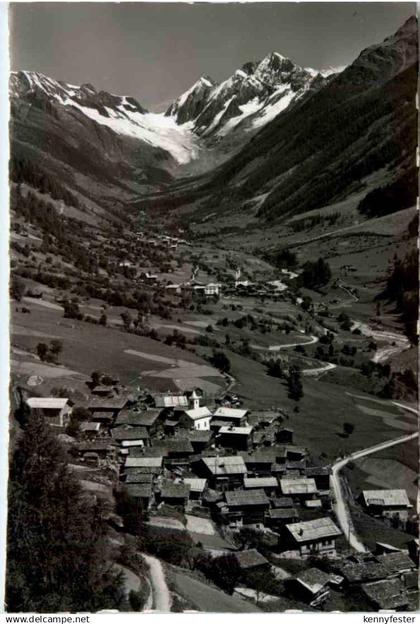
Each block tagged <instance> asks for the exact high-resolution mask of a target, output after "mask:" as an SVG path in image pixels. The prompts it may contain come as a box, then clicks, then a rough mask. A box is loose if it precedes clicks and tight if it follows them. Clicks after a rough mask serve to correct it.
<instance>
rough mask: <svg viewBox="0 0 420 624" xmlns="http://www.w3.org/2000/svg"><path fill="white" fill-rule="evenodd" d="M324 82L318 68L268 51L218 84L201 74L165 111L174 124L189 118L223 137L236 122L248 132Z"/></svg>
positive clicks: (200, 130) (201, 130)
mask: <svg viewBox="0 0 420 624" xmlns="http://www.w3.org/2000/svg"><path fill="white" fill-rule="evenodd" d="M323 83H324V77H323V76H322V74H321V72H319V71H316V70H310V69H306V68H302V67H300V66H299V65H296V64H295V63H294V62H293V61H292V60H291V59H289V58H287V57H285V56H283V55H282V54H280V53H278V52H270V53H269V54H267V56H265V57H264V58H263V59H262V60H260V61H250V62H248V63H245V64H244V65H243V66H242V67H241V68H239V69H237V70H236V71H235V72H234V73H233V74H232V75H231V76H229V77H228V78H227V79H226V80H224V81H223V82H221V83H220V84H216V83H214V82H213V81H211V79H208V80H207V79H206V82H205V83H203V79H202V78H201V79H200V80H199V81H197V82H196V83H195V84H194V85H193V86H192V87H191V88H190V89H188V91H186V92H185V93H184V94H183V95H181V96H180V97H179V98H178V99H177V100H176V101H175V102H174V103H173V104H172V105H171V106H170V107H169V109H168V110H167V112H166V115H168V116H171V117H173V118H175V119H176V121H177V123H178V124H184V123H185V122H191V123H192V125H193V128H194V131H195V132H196V133H197V134H198V135H200V136H202V137H206V138H207V139H208V138H209V137H223V136H226V135H227V134H230V133H231V131H232V130H233V129H234V128H235V129H236V128H238V127H239V126H240V127H241V129H243V130H245V131H247V132H250V131H252V130H254V129H255V128H259V127H261V126H262V125H264V124H265V123H266V122H267V121H269V120H270V119H272V118H273V117H274V116H276V115H277V114H278V113H279V112H281V111H283V110H285V109H286V108H287V107H288V106H289V105H290V104H291V103H292V102H294V101H296V100H298V99H299V98H300V97H301V96H302V95H304V94H305V93H306V91H307V90H308V89H309V88H312V89H314V88H318V87H320V86H322V84H323ZM210 85H211V86H210ZM235 132H236V130H235Z"/></svg>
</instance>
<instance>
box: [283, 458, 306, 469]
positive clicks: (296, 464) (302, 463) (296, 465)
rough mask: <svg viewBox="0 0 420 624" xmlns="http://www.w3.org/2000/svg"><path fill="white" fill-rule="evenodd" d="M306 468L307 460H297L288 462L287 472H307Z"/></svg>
mask: <svg viewBox="0 0 420 624" xmlns="http://www.w3.org/2000/svg"><path fill="white" fill-rule="evenodd" d="M305 468H306V460H305V459H295V460H290V459H288V460H287V461H286V469H287V470H305Z"/></svg>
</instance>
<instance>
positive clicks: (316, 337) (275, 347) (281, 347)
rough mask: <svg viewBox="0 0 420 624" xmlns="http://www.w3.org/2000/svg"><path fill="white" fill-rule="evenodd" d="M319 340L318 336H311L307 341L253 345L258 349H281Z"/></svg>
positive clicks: (305, 344) (303, 345)
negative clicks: (262, 345) (266, 345)
mask: <svg viewBox="0 0 420 624" xmlns="http://www.w3.org/2000/svg"><path fill="white" fill-rule="evenodd" d="M318 340H319V338H318V336H309V340H306V341H305V342H288V343H286V344H282V345H270V346H269V347H261V346H260V345H256V344H252V345H251V347H252V348H253V349H257V350H258V351H280V350H281V349H291V348H292V347H301V346H302V347H306V346H307V345H311V344H315V343H316V342H318Z"/></svg>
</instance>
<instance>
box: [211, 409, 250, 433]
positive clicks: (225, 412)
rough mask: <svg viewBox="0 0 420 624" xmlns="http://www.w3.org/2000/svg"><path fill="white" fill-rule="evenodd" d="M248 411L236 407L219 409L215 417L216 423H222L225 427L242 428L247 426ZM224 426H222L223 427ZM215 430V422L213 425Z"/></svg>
mask: <svg viewBox="0 0 420 624" xmlns="http://www.w3.org/2000/svg"><path fill="white" fill-rule="evenodd" d="M247 414H248V410H246V409H238V408H236V407H218V408H217V409H216V411H215V412H214V414H213V416H214V419H215V421H216V420H217V421H220V422H222V423H223V425H224V426H227V425H235V427H241V426H242V425H245V424H246V417H247ZM223 425H222V426H223ZM211 427H212V428H213V422H212V423H211Z"/></svg>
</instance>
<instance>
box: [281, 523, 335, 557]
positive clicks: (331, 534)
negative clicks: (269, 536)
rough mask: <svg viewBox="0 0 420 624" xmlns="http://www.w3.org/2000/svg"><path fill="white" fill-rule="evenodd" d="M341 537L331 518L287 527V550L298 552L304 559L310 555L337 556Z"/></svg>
mask: <svg viewBox="0 0 420 624" xmlns="http://www.w3.org/2000/svg"><path fill="white" fill-rule="evenodd" d="M340 535H341V531H340V529H339V528H338V527H337V526H336V525H335V524H334V522H333V521H332V520H331V518H329V517H324V518H317V519H316V520H307V521H305V522H296V523H293V524H287V525H286V526H285V538H286V540H285V541H286V545H287V546H288V548H287V549H289V550H297V551H298V552H299V554H300V556H301V557H302V558H307V557H309V556H310V555H321V556H335V553H336V551H335V542H336V540H337V537H339V536H340Z"/></svg>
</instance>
